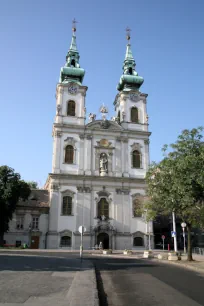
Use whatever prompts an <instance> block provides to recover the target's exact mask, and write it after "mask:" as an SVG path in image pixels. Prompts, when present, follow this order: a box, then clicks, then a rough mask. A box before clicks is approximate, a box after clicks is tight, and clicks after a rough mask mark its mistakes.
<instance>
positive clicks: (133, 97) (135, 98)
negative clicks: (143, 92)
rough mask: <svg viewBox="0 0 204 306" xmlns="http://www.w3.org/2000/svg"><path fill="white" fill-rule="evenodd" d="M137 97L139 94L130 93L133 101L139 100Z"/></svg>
mask: <svg viewBox="0 0 204 306" xmlns="http://www.w3.org/2000/svg"><path fill="white" fill-rule="evenodd" d="M137 98H138V95H137V94H134V93H132V94H130V99H131V100H132V101H137Z"/></svg>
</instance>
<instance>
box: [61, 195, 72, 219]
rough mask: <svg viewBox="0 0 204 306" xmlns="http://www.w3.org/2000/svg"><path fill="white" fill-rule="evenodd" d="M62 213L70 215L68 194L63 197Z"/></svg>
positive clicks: (70, 205)
mask: <svg viewBox="0 0 204 306" xmlns="http://www.w3.org/2000/svg"><path fill="white" fill-rule="evenodd" d="M62 214H63V215H64V216H71V215H72V197H69V196H65V197H63V203H62Z"/></svg>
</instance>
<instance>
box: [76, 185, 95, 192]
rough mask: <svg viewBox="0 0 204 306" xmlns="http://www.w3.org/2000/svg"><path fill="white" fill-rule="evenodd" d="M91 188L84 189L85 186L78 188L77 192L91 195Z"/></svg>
mask: <svg viewBox="0 0 204 306" xmlns="http://www.w3.org/2000/svg"><path fill="white" fill-rule="evenodd" d="M91 190H92V189H91V187H83V186H77V191H78V192H80V193H83V192H84V193H90V192H91Z"/></svg>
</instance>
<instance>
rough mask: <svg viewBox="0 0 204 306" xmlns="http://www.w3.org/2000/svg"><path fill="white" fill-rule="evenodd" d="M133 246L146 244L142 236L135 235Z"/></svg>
mask: <svg viewBox="0 0 204 306" xmlns="http://www.w3.org/2000/svg"><path fill="white" fill-rule="evenodd" d="M133 246H144V241H143V238H142V237H135V238H134V240H133Z"/></svg>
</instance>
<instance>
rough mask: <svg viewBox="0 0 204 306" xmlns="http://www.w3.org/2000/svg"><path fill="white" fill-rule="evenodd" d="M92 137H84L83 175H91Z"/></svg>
mask: <svg viewBox="0 0 204 306" xmlns="http://www.w3.org/2000/svg"><path fill="white" fill-rule="evenodd" d="M91 151H92V135H87V136H86V147H85V160H86V163H85V166H86V167H85V169H86V170H85V174H86V175H91V162H92V152H91Z"/></svg>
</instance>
